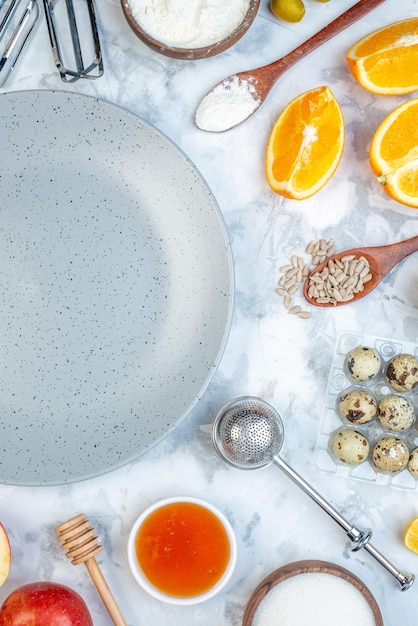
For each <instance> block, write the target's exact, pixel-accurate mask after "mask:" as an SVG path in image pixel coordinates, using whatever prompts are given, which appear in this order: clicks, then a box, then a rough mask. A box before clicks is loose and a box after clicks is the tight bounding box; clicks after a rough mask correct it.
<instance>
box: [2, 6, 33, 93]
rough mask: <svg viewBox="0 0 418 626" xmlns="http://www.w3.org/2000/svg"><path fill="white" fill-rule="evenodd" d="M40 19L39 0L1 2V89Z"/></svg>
mask: <svg viewBox="0 0 418 626" xmlns="http://www.w3.org/2000/svg"><path fill="white" fill-rule="evenodd" d="M39 17H40V10H39V5H38V2H37V0H10V1H8V0H0V87H3V85H5V83H6V81H7V79H8V78H9V77H10V75H11V74H12V72H13V70H14V69H15V66H16V63H17V61H18V60H19V58H20V56H21V54H22V53H23V49H24V48H25V46H26V43H27V42H28V40H29V37H30V36H31V34H32V32H33V31H34V28H35V26H36V24H37V23H38V21H39Z"/></svg>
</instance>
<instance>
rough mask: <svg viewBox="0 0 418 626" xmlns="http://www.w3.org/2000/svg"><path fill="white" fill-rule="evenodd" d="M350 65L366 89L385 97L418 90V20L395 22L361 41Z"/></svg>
mask: <svg viewBox="0 0 418 626" xmlns="http://www.w3.org/2000/svg"><path fill="white" fill-rule="evenodd" d="M346 58H347V62H348V65H349V67H350V70H351V72H352V74H353V76H354V78H356V79H357V80H358V82H359V83H360V85H362V86H363V87H365V89H368V90H369V91H372V92H373V93H378V94H383V95H399V94H403V93H411V92H412V91H416V90H417V89H418V17H411V18H409V19H407V20H402V21H400V22H394V23H393V24H389V25H388V26H385V27H384V28H380V29H379V30H376V31H374V32H372V33H370V34H369V35H367V36H366V37H363V38H362V39H360V40H359V41H358V42H357V43H355V44H354V45H353V46H351V48H350V49H349V50H348V52H347V55H346Z"/></svg>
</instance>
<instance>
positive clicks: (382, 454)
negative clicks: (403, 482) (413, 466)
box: [372, 437, 409, 474]
mask: <svg viewBox="0 0 418 626" xmlns="http://www.w3.org/2000/svg"><path fill="white" fill-rule="evenodd" d="M372 456H373V467H374V468H375V470H376V471H378V472H383V473H386V474H393V473H395V472H399V471H400V470H403V469H404V468H405V467H406V466H407V464H408V460H409V450H408V446H407V445H406V443H404V442H403V441H402V439H399V438H398V437H383V438H382V439H380V440H379V441H378V442H377V443H376V445H375V446H374V448H373V454H372Z"/></svg>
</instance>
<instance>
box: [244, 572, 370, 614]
mask: <svg viewBox="0 0 418 626" xmlns="http://www.w3.org/2000/svg"><path fill="white" fill-rule="evenodd" d="M279 624H280V626H301V624H315V625H316V624H321V626H337V625H338V626H354V625H355V626H376V620H375V619H374V615H373V611H372V609H371V607H370V605H369V604H368V602H367V600H366V598H365V597H364V596H363V594H362V593H361V592H360V591H359V590H358V589H357V587H355V586H354V585H352V584H351V583H350V582H348V581H347V580H345V579H344V578H338V577H337V576H334V575H333V574H326V573H323V572H308V573H306V574H299V575H297V576H292V577H290V578H287V579H286V580H284V581H283V582H282V583H280V584H278V585H277V586H276V587H274V588H273V589H272V590H271V591H270V592H269V593H268V594H267V595H266V597H265V598H264V599H263V600H262V601H261V604H260V606H259V607H258V609H257V611H256V613H255V615H254V620H253V626H278V625H279Z"/></svg>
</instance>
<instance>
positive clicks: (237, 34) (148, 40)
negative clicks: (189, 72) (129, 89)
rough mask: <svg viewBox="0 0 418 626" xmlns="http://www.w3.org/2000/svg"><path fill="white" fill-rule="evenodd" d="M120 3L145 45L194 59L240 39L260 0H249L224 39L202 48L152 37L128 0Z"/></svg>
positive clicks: (206, 55)
mask: <svg viewBox="0 0 418 626" xmlns="http://www.w3.org/2000/svg"><path fill="white" fill-rule="evenodd" d="M121 5H122V10H123V13H124V15H125V17H126V19H127V22H128V24H129V26H130V27H131V28H132V30H133V32H134V33H135V35H137V37H139V39H141V41H143V42H144V43H145V44H147V46H149V47H150V48H152V50H155V51H156V52H159V53H160V54H164V55H165V56H168V57H172V58H174V59H183V60H189V61H193V60H196V59H206V58H208V57H212V56H215V55H216V54H220V53H221V52H224V51H225V50H227V49H228V48H230V47H231V46H233V45H234V44H235V43H236V42H237V41H238V40H239V39H241V37H242V36H243V35H245V33H246V32H247V30H248V29H249V28H250V26H251V24H252V23H253V21H254V19H255V16H256V15H257V11H258V7H259V5H260V0H250V6H249V8H248V11H247V13H246V15H245V17H244V19H243V21H242V22H241V24H240V25H239V26H238V27H237V28H236V29H235V30H234V31H233V32H232V33H230V34H229V35H228V36H227V37H225V39H222V40H221V41H218V42H216V43H213V44H210V45H208V46H204V47H203V48H176V47H174V46H170V45H168V44H165V43H163V42H161V41H158V40H157V39H154V38H153V37H152V36H151V35H149V34H148V33H147V32H146V31H145V30H144V29H143V28H142V27H141V25H140V24H139V23H138V22H137V21H136V19H135V18H134V16H133V15H132V11H131V9H130V7H129V0H121Z"/></svg>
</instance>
